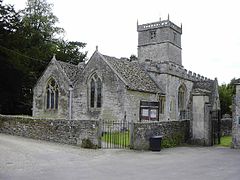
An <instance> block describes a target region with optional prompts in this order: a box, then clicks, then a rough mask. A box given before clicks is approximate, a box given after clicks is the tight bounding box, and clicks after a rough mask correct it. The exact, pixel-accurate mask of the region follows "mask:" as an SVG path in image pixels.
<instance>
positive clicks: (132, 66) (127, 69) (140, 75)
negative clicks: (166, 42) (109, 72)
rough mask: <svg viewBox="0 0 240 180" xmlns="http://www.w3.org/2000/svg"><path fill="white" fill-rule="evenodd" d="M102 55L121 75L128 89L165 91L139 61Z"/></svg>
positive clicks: (154, 91) (153, 91)
mask: <svg viewBox="0 0 240 180" xmlns="http://www.w3.org/2000/svg"><path fill="white" fill-rule="evenodd" d="M101 55H102V54H101ZM102 57H103V58H104V60H105V61H106V62H107V63H108V64H109V65H110V66H111V68H112V69H114V70H115V72H116V73H117V74H118V75H119V76H120V78H121V79H122V80H123V81H124V83H125V84H126V85H127V87H128V89H131V90H136V91H143V92H152V93H157V92H158V93H162V92H163V91H162V90H161V89H160V87H158V86H157V84H156V83H155V82H154V81H153V79H151V77H150V76H149V75H148V74H147V73H146V72H145V71H144V70H143V69H142V68H141V67H140V65H139V63H138V62H129V61H127V60H125V59H117V58H115V57H111V56H106V55H102Z"/></svg>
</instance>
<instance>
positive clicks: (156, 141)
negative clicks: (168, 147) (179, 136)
mask: <svg viewBox="0 0 240 180" xmlns="http://www.w3.org/2000/svg"><path fill="white" fill-rule="evenodd" d="M162 137H163V136H152V137H150V139H149V141H150V142H149V145H150V150H151V151H161V141H162Z"/></svg>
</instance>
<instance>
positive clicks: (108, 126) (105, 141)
mask: <svg viewBox="0 0 240 180" xmlns="http://www.w3.org/2000/svg"><path fill="white" fill-rule="evenodd" d="M101 126H102V127H101V129H102V133H101V147H102V148H107V149H125V148H129V147H130V129H131V128H130V127H131V123H130V122H127V121H124V120H123V121H109V120H108V121H106V120H102V121H101Z"/></svg>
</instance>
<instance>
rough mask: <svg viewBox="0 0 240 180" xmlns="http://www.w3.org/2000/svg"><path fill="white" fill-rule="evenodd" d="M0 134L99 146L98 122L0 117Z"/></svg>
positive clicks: (93, 146)
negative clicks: (89, 143)
mask: <svg viewBox="0 0 240 180" xmlns="http://www.w3.org/2000/svg"><path fill="white" fill-rule="evenodd" d="M0 133H5V134H11V135H17V136H23V137H28V138H33V139H40V140H46V141H52V142H58V143H65V144H73V145H80V146H82V145H83V144H82V143H86V140H87V141H88V142H89V140H90V141H91V145H92V148H96V147H97V146H98V121H90V120H64V119H56V120H55V119H36V118H32V117H20V116H19V117H18V116H3V115H0Z"/></svg>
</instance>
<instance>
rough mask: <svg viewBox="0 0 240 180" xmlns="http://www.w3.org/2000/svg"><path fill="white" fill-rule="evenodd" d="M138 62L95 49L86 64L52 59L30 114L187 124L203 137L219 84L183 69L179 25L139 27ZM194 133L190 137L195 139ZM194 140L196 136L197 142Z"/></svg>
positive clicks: (36, 90)
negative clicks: (208, 110) (105, 53)
mask: <svg viewBox="0 0 240 180" xmlns="http://www.w3.org/2000/svg"><path fill="white" fill-rule="evenodd" d="M137 32H138V58H137V59H135V60H132V61H130V60H128V59H127V58H120V59H118V58H115V57H111V56H108V55H104V54H101V52H99V51H98V49H97V48H96V51H95V52H94V53H93V55H92V56H91V58H90V59H89V61H88V62H87V63H79V64H78V65H72V64H69V63H65V62H61V61H58V60H56V58H55V57H53V59H52V60H51V62H50V63H49V65H48V67H47V68H46V70H45V71H44V73H43V75H42V76H41V77H40V79H39V80H38V82H37V83H36V85H35V87H34V96H33V116H35V117H45V118H46V117H47V118H60V119H61V118H64V119H66V118H67V119H74V120H75V119H76V120H91V119H104V120H111V121H119V120H125V121H135V122H143V121H180V120H184V119H189V120H191V125H192V127H193V128H192V131H193V132H194V133H193V134H194V135H195V136H197V137H201V136H205V135H204V134H203V131H199V129H204V128H205V127H206V118H208V116H209V114H208V113H206V107H208V109H210V110H217V109H220V103H219V95H218V82H217V80H216V79H215V80H211V79H208V78H206V77H204V76H201V75H199V74H196V73H192V72H191V71H187V70H186V69H184V66H183V64H182V47H181V35H182V27H179V26H177V25H175V24H174V23H173V22H171V21H170V20H169V19H167V20H163V21H161V20H160V21H158V22H153V23H148V24H141V25H139V24H138V25H137ZM194 135H193V136H194ZM196 139H197V138H196Z"/></svg>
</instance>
